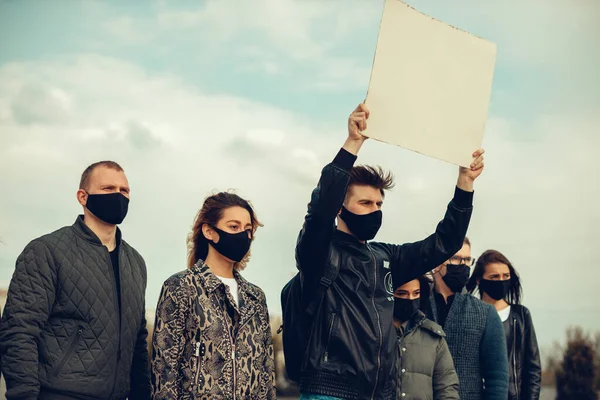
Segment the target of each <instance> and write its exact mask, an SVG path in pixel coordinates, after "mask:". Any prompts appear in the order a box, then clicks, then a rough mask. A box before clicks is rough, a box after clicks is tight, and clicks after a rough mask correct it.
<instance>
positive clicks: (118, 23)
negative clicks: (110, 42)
mask: <svg viewBox="0 0 600 400" xmlns="http://www.w3.org/2000/svg"><path fill="white" fill-rule="evenodd" d="M102 27H103V28H104V30H105V31H106V32H107V33H108V34H110V35H112V36H114V38H116V39H118V40H119V41H120V42H121V43H124V44H128V45H131V44H141V43H147V42H149V41H150V40H151V39H152V34H151V33H150V32H148V31H146V32H143V31H142V29H141V27H138V26H136V21H135V20H134V19H133V18H131V17H129V16H119V17H116V18H112V19H109V20H107V21H105V22H104V23H103V24H102Z"/></svg>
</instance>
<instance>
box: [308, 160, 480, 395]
mask: <svg viewBox="0 0 600 400" xmlns="http://www.w3.org/2000/svg"><path fill="white" fill-rule="evenodd" d="M355 160H356V157H355V156H354V155H352V154H350V153H348V152H347V151H345V150H341V151H340V153H338V155H337V157H336V158H335V160H334V161H333V163H331V164H329V165H327V166H326V167H325V168H324V169H323V172H322V175H321V179H320V181H319V185H318V186H317V188H316V189H315V190H314V191H313V193H312V198H311V201H310V204H309V205H308V213H307V215H306V218H305V222H304V226H303V228H302V231H301V232H300V236H299V238H298V243H297V246H296V261H297V266H298V269H299V270H300V273H301V277H302V285H303V286H302V292H303V294H302V295H303V298H304V299H307V300H308V299H310V298H311V296H313V295H314V293H315V291H316V288H317V287H318V285H319V279H320V278H321V276H322V275H323V271H324V268H325V265H327V263H329V262H330V260H329V257H330V252H331V247H332V246H333V247H335V248H336V249H337V250H338V253H339V254H340V271H339V276H338V277H337V279H336V280H335V281H334V282H333V284H332V285H331V287H330V288H329V290H328V292H327V293H326V295H325V299H324V301H323V304H322V307H320V308H319V310H317V313H316V314H315V319H314V325H313V327H312V334H311V336H310V339H309V343H308V350H307V353H306V356H305V357H306V358H305V361H304V363H303V368H302V373H301V382H300V386H301V390H302V391H303V392H306V393H315V394H322V395H329V396H335V397H341V398H344V399H378V400H379V399H392V398H394V397H395V394H394V389H395V358H396V351H395V345H396V331H395V328H394V326H393V324H392V321H393V317H392V312H393V305H394V297H393V292H394V288H393V285H392V273H394V274H399V275H402V277H399V278H398V279H404V280H405V281H408V280H411V279H414V278H416V277H418V276H420V275H422V274H423V273H425V272H427V271H430V270H431V269H433V268H435V267H436V266H438V265H440V264H441V263H443V262H444V261H446V260H447V259H448V258H450V257H451V256H452V255H453V254H454V253H456V252H457V251H458V250H459V249H460V248H461V246H462V244H463V240H464V237H465V234H466V232H467V227H468V225H469V220H470V217H471V211H472V205H471V204H472V193H467V192H464V191H462V190H460V189H458V188H457V189H456V191H455V196H454V199H453V200H452V201H451V202H450V204H449V206H448V210H447V212H446V215H445V217H444V219H443V221H442V222H440V223H439V225H438V226H437V229H436V232H435V233H434V234H433V235H431V236H429V237H428V238H427V239H425V240H423V241H420V242H415V243H409V244H404V245H391V244H384V243H376V242H369V243H367V244H363V243H360V242H359V241H358V240H356V239H355V238H354V237H353V236H351V235H348V234H345V233H343V232H341V231H338V230H336V228H335V225H334V224H335V219H336V216H337V214H338V212H339V210H340V208H341V206H342V203H343V201H344V197H345V194H346V189H347V187H348V183H349V180H350V174H349V172H350V170H351V168H352V165H353V164H354V161H355Z"/></svg>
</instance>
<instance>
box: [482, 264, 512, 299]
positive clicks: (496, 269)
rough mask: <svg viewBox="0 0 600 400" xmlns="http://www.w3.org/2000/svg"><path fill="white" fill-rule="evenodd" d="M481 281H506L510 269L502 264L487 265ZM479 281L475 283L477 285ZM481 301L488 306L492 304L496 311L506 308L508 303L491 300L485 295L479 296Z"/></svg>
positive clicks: (508, 277)
mask: <svg viewBox="0 0 600 400" xmlns="http://www.w3.org/2000/svg"><path fill="white" fill-rule="evenodd" d="M483 279H487V280H490V281H506V280H509V279H510V268H508V265H506V264H503V263H489V264H487V265H486V266H485V272H484V273H483ZM479 281H480V280H479V279H478V280H477V283H478V284H479ZM481 300H483V301H484V302H486V303H488V304H493V305H494V307H496V310H502V309H504V308H506V307H508V303H507V302H506V301H505V300H495V299H492V298H491V297H490V296H488V295H487V293H485V292H484V293H482V294H481Z"/></svg>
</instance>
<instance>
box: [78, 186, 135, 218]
mask: <svg viewBox="0 0 600 400" xmlns="http://www.w3.org/2000/svg"><path fill="white" fill-rule="evenodd" d="M128 207H129V199H128V198H127V197H125V196H124V195H123V194H122V193H109V194H89V193H88V198H87V202H86V203H85V208H87V209H88V210H90V212H91V213H92V214H94V215H95V216H96V217H97V218H98V219H100V220H102V221H104V222H106V223H107V224H113V225H117V224H120V223H121V222H123V220H124V219H125V216H126V215H127V210H128Z"/></svg>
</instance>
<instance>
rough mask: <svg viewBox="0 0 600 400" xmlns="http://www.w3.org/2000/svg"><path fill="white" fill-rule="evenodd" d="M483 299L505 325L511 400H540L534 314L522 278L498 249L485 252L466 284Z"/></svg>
mask: <svg viewBox="0 0 600 400" xmlns="http://www.w3.org/2000/svg"><path fill="white" fill-rule="evenodd" d="M476 288H477V290H478V292H479V296H480V297H481V300H483V301H484V302H486V303H488V304H491V305H493V306H494V307H495V308H496V310H497V311H498V314H499V315H500V319H501V320H502V322H503V324H504V330H505V332H506V344H507V350H508V366H509V388H508V399H509V400H537V399H539V397H540V386H541V380H542V368H541V364H540V353H539V349H538V344H537V339H536V336H535V329H534V327H533V321H532V319H531V313H530V312H529V309H527V307H525V306H523V305H521V297H522V288H521V279H520V277H519V274H518V273H517V271H516V270H515V267H513V265H512V264H511V262H510V261H508V258H506V257H505V256H504V255H503V254H502V253H500V252H499V251H496V250H487V251H486V252H484V253H483V254H482V255H481V256H480V257H479V259H478V260H477V263H476V264H475V269H474V270H473V274H472V275H471V278H470V279H469V282H468V283H467V290H468V291H469V293H473V292H474V291H475V289H476Z"/></svg>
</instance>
